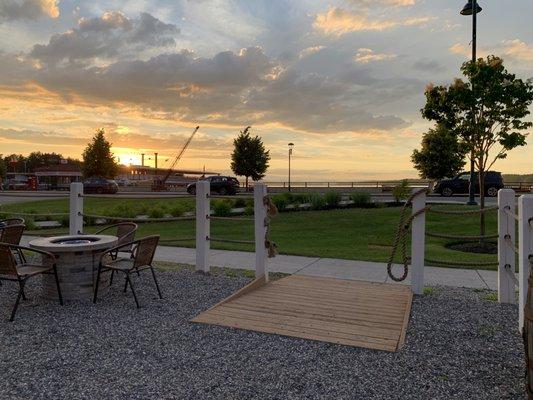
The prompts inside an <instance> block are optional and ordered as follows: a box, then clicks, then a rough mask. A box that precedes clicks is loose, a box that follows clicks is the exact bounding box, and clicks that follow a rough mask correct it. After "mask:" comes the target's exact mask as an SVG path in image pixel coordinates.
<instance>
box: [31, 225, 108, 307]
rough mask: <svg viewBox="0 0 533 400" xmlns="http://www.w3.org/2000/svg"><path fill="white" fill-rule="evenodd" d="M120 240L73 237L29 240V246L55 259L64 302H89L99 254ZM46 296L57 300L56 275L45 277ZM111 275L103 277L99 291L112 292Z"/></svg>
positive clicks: (90, 236)
mask: <svg viewBox="0 0 533 400" xmlns="http://www.w3.org/2000/svg"><path fill="white" fill-rule="evenodd" d="M117 243H118V238H117V237H116V236H109V235H70V236H55V237H49V238H41V239H35V240H32V241H30V247H32V248H34V249H37V250H43V251H47V252H49V253H52V254H54V255H55V256H56V265H57V274H58V276H59V284H60V285H61V293H62V295H63V299H64V300H67V301H68V300H90V299H92V296H93V293H94V285H95V284H96V273H97V271H98V261H99V259H100V254H101V253H102V252H103V251H105V250H107V249H110V248H111V247H114V246H116V245H117ZM42 277H43V289H44V296H45V297H46V298H48V299H50V300H55V299H56V298H57V292H56V284H55V281H54V276H53V275H43V276H42ZM106 282H107V283H109V275H107V274H105V275H103V276H101V277H100V291H101V293H102V294H105V293H106V292H107V291H108V290H109V284H106Z"/></svg>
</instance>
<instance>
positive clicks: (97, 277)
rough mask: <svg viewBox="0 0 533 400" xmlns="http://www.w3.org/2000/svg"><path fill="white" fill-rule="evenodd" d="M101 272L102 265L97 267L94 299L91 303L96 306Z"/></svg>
mask: <svg viewBox="0 0 533 400" xmlns="http://www.w3.org/2000/svg"><path fill="white" fill-rule="evenodd" d="M101 270H102V265H101V264H100V265H98V273H97V274H96V286H95V288H94V297H93V303H94V304H96V299H97V297H98V286H99V285H100V272H101Z"/></svg>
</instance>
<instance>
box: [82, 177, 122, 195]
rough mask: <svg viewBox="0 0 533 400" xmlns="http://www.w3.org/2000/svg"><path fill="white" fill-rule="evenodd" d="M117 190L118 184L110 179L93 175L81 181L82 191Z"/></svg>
mask: <svg viewBox="0 0 533 400" xmlns="http://www.w3.org/2000/svg"><path fill="white" fill-rule="evenodd" d="M116 192H118V185H117V183H116V182H115V181H114V180H112V179H105V178H98V177H93V178H89V179H87V180H85V181H83V193H97V194H102V193H109V194H115V193H116Z"/></svg>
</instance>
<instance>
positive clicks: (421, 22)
mask: <svg viewBox="0 0 533 400" xmlns="http://www.w3.org/2000/svg"><path fill="white" fill-rule="evenodd" d="M436 19H438V18H437V17H433V16H424V17H412V18H407V19H406V20H405V21H403V25H405V26H425V25H427V24H428V22H431V21H435V20H436Z"/></svg>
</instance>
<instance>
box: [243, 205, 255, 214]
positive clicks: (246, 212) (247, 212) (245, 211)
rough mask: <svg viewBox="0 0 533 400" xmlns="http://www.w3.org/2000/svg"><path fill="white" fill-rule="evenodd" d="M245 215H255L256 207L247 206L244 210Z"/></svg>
mask: <svg viewBox="0 0 533 400" xmlns="http://www.w3.org/2000/svg"><path fill="white" fill-rule="evenodd" d="M244 215H254V206H253V204H252V205H250V204H247V205H246V208H245V209H244Z"/></svg>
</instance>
